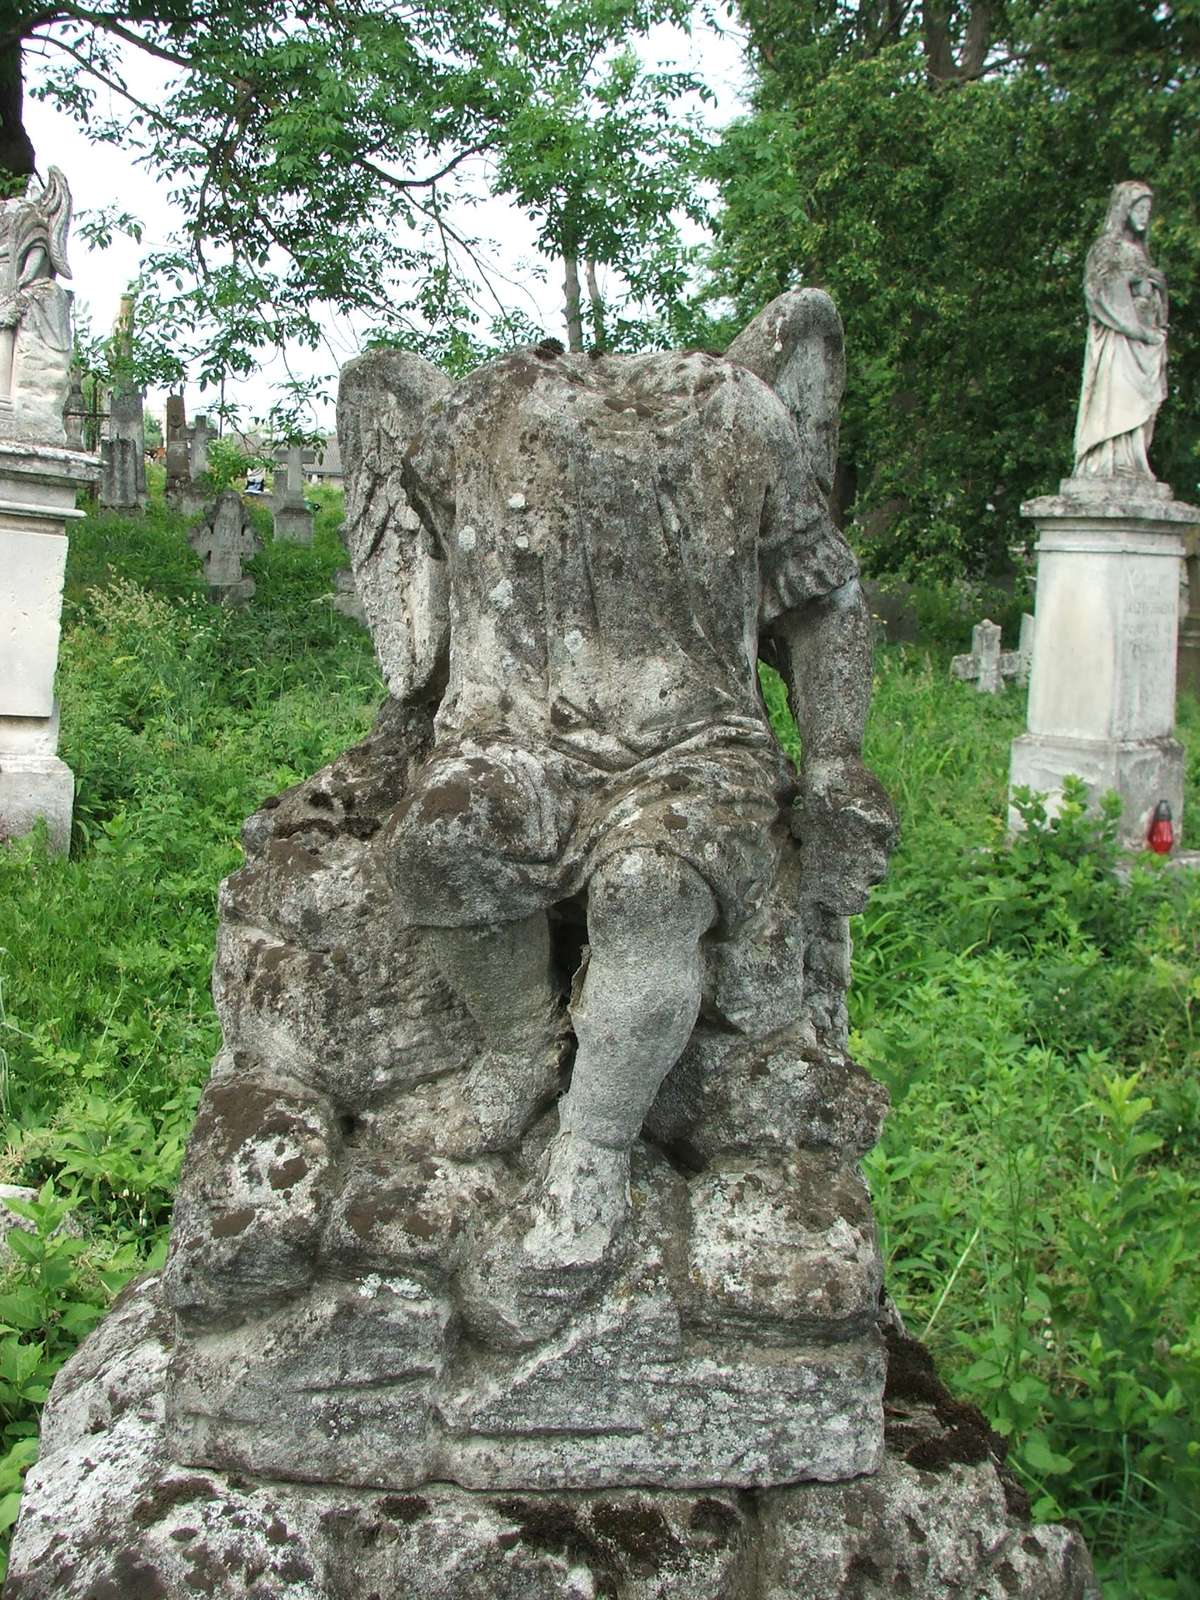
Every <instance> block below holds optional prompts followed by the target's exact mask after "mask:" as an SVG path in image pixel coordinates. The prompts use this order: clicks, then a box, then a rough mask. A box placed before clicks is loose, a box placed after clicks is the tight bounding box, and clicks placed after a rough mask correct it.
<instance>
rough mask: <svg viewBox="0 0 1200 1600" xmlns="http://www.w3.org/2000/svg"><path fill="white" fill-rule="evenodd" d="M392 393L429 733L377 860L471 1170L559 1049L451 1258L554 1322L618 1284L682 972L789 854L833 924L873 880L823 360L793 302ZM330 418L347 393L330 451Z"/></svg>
mask: <svg viewBox="0 0 1200 1600" xmlns="http://www.w3.org/2000/svg"><path fill="white" fill-rule="evenodd" d="M374 359H375V358H373V357H365V358H363V361H364V362H365V363H367V364H368V367H369V364H370V363H371V362H372V361H373V360H374ZM390 359H391V360H392V361H393V363H399V366H394V367H393V371H402V372H403V373H404V374H406V375H407V376H405V377H404V380H403V386H404V387H405V388H406V389H407V391H408V392H406V393H403V394H400V395H398V396H397V398H398V402H399V404H398V407H397V415H398V417H400V418H401V421H400V422H398V423H397V428H399V429H402V430H403V431H404V432H405V433H406V435H407V437H406V439H405V440H404V441H402V442H404V443H405V444H406V448H405V450H404V454H403V459H402V462H401V465H400V468H399V477H400V480H401V482H402V485H403V491H404V502H405V513H406V515H407V517H408V532H407V533H406V534H405V535H404V537H403V538H402V539H401V540H400V541H399V543H398V546H397V548H398V558H397V559H398V562H399V566H400V568H401V577H402V579H403V582H402V585H401V586H402V587H404V588H405V593H404V594H403V596H402V597H401V603H400V613H401V615H400V616H399V618H397V617H393V618H392V625H393V626H403V627H404V628H405V629H406V630H407V638H408V643H409V659H410V663H411V668H412V670H411V672H410V674H409V681H408V682H407V683H402V684H400V685H397V684H396V683H393V684H392V688H393V693H397V692H399V694H400V695H401V697H404V696H405V695H407V696H410V697H419V696H421V695H431V694H432V695H433V696H434V697H436V698H439V699H440V704H439V705H438V709H437V714H436V720H435V730H436V731H435V745H434V749H433V752H432V755H431V756H430V758H429V759H428V760H427V762H426V763H425V765H424V767H423V769H422V770H421V771H420V772H419V774H418V775H417V777H416V780H415V782H414V783H413V785H412V788H411V790H410V792H409V794H408V795H407V796H406V798H405V800H404V802H403V803H402V805H401V806H400V807H399V808H398V809H397V812H396V814H395V815H393V817H392V818H391V820H390V822H389V824H388V832H387V837H386V839H385V842H384V849H385V851H386V854H387V859H388V861H389V872H390V876H391V880H392V883H393V886H394V890H395V894H396V911H397V915H398V916H399V917H400V918H401V919H402V920H404V921H405V922H407V923H408V924H409V925H411V926H414V927H419V928H421V929H423V930H425V933H426V935H427V937H428V939H429V940H430V941H431V942H432V945H433V948H434V950H435V952H436V960H437V963H438V965H439V966H440V968H441V970H442V972H443V975H444V976H445V978H446V979H447V980H448V982H449V983H450V985H451V987H452V988H453V989H454V990H455V991H456V992H457V994H458V996H459V998H460V999H461V1001H462V1002H463V1003H464V1004H465V1005H466V1007H467V1008H468V1010H469V1011H470V1012H471V1014H472V1015H473V1016H474V1018H475V1020H476V1022H477V1023H478V1025H479V1027H480V1029H481V1030H482V1033H483V1035H484V1037H485V1039H486V1040H487V1041H488V1044H489V1046H490V1054H489V1056H488V1057H487V1059H486V1060H485V1061H484V1062H482V1063H480V1065H479V1066H478V1067H477V1069H476V1070H475V1071H474V1072H473V1073H472V1074H471V1078H470V1084H469V1089H470V1092H471V1094H472V1098H473V1102H474V1114H475V1116H476V1118H477V1120H478V1123H479V1127H480V1130H481V1138H482V1140H483V1143H484V1145H485V1147H486V1145H487V1143H488V1140H489V1138H490V1139H491V1140H492V1147H493V1148H503V1147H504V1145H505V1139H506V1138H509V1139H511V1137H512V1135H513V1134H514V1133H517V1134H519V1132H520V1130H521V1129H522V1128H523V1127H525V1126H528V1125H529V1123H530V1122H531V1121H532V1120H533V1118H534V1117H535V1116H536V1115H538V1114H539V1113H541V1112H542V1111H543V1110H544V1109H545V1107H546V1104H547V1102H548V1100H549V1099H551V1098H552V1097H553V1094H554V1092H555V1089H556V1085H557V1083H558V1082H559V1068H560V1065H561V1063H562V1059H563V1055H564V1051H569V1050H570V1049H571V1048H573V1049H574V1060H573V1065H572V1068H571V1077H570V1087H569V1090H568V1092H567V1093H566V1095H565V1097H564V1098H563V1099H562V1100H561V1102H560V1104H559V1107H558V1132H557V1135H556V1136H555V1137H554V1138H553V1140H552V1142H551V1144H550V1146H549V1149H548V1151H547V1154H546V1157H545V1160H544V1163H543V1167H542V1170H541V1172H540V1174H539V1175H538V1177H537V1178H536V1179H535V1180H534V1182H533V1184H532V1186H531V1189H530V1191H529V1193H528V1195H527V1204H526V1205H525V1207H524V1208H521V1209H520V1222H519V1236H514V1237H513V1238H511V1239H509V1240H508V1241H507V1242H505V1243H504V1245H503V1248H502V1249H500V1255H499V1258H497V1259H492V1260H490V1265H489V1264H488V1262H489V1251H488V1242H487V1241H486V1240H483V1241H480V1242H479V1252H478V1253H479V1255H480V1258H481V1259H482V1260H483V1261H484V1263H485V1266H484V1267H483V1268H481V1270H482V1271H483V1272H484V1273H485V1275H486V1274H487V1273H488V1272H491V1273H492V1274H493V1276H494V1275H496V1274H499V1275H500V1276H503V1275H504V1273H505V1272H507V1273H510V1274H511V1273H517V1274H525V1275H527V1276H528V1275H533V1277H534V1278H537V1277H539V1276H542V1275H544V1277H545V1279H546V1281H547V1282H550V1281H553V1282H554V1283H555V1285H556V1286H557V1288H556V1294H557V1295H558V1296H559V1298H560V1299H561V1298H562V1296H563V1294H564V1290H563V1287H562V1286H563V1285H564V1284H566V1285H570V1284H571V1283H575V1284H577V1285H578V1287H579V1292H580V1293H583V1292H585V1291H586V1287H587V1285H588V1284H589V1282H591V1281H592V1280H593V1279H594V1277H595V1275H596V1273H598V1272H600V1271H602V1270H604V1269H605V1267H606V1266H607V1265H609V1264H611V1262H612V1260H613V1259H614V1256H615V1255H616V1254H619V1251H620V1247H621V1236H622V1228H623V1224H624V1222H625V1219H626V1216H627V1212H628V1206H629V1170H630V1148H631V1146H632V1144H633V1143H634V1141H635V1139H636V1138H637V1135H638V1133H639V1130H640V1128H641V1126H642V1123H643V1121H644V1119H645V1116H646V1113H647V1110H648V1109H649V1107H650V1105H651V1102H652V1101H653V1100H654V1097H655V1095H656V1093H657V1091H658V1089H659V1086H660V1084H661V1083H662V1080H663V1078H664V1076H665V1075H666V1073H667V1072H668V1071H669V1069H670V1068H671V1066H672V1065H673V1064H674V1062H675V1061H676V1060H677V1059H678V1057H679V1055H680V1053H681V1052H682V1051H683V1049H684V1047H685V1045H686V1044H687V1041H688V1039H689V1036H690V1034H691V1032H692V1030H693V1028H694V1026H695V1024H696V1021H697V1017H698V1014H699V1013H700V1009H701V1005H702V1002H703V1000H704V997H705V976H704V974H705V962H706V958H707V956H708V955H711V953H712V952H713V950H714V947H716V946H724V947H726V949H728V948H729V947H731V946H734V947H736V944H737V941H738V939H739V938H740V937H743V936H744V934H745V930H746V929H747V928H748V927H749V926H751V924H752V923H753V920H754V918H755V916H756V914H757V913H758V912H759V911H760V909H761V907H762V905H763V902H764V899H765V898H766V897H767V895H768V894H769V892H770V891H771V888H772V884H773V882H774V880H775V877H776V873H777V870H778V866H779V861H780V856H781V852H782V851H783V850H784V849H785V848H787V849H794V845H792V843H791V842H790V840H789V838H788V835H789V832H791V833H792V834H793V835H795V836H796V837H798V838H799V839H800V863H801V869H802V871H801V878H802V882H803V884H804V886H805V888H804V891H803V892H805V893H808V894H810V895H811V896H813V897H815V898H816V899H817V900H818V901H820V902H822V904H823V905H824V906H825V907H826V908H827V910H828V911H829V912H831V913H835V914H839V915H840V914H845V913H849V912H853V911H856V910H859V909H861V906H862V904H863V903H864V901H865V895H866V891H867V889H868V887H869V885H870V883H871V882H873V881H876V880H877V878H878V877H879V876H880V875H881V874H882V870H883V866H884V863H885V859H886V850H887V848H888V846H889V844H890V841H891V836H892V832H893V828H894V817H893V813H892V811H891V807H890V805H889V803H888V801H887V799H886V797H885V795H884V794H883V792H882V790H881V789H880V787H879V785H878V784H877V782H876V781H875V779H874V778H873V777H872V776H871V775H870V774H869V773H868V772H867V770H866V769H865V768H864V766H863V765H862V762H861V759H860V750H861V740H862V734H863V723H864V718H865V714H866V710H867V695H868V692H869V690H868V687H867V686H868V685H869V680H870V672H869V666H868V662H869V649H870V644H869V616H868V612H867V610H866V607H865V604H864V601H863V598H862V595H861V592H860V589H859V585H858V581H857V569H856V563H855V560H854V557H853V555H852V554H851V552H850V550H849V548H848V546H847V544H846V543H845V540H844V539H843V538H842V536H841V534H840V533H839V531H838V530H837V528H836V527H835V526H834V524H833V522H832V520H831V517H830V513H829V508H828V504H827V495H828V492H829V488H830V480H831V477H832V471H833V465H834V460H835V456H836V419H837V403H838V399H839V396H840V389H841V374H842V346H841V328H840V323H839V320H838V318H837V313H836V311H835V310H834V308H833V305H832V302H830V301H829V300H828V298H827V297H826V296H824V295H823V294H820V293H819V292H816V291H797V292H793V293H791V294H788V295H784V296H782V297H780V299H779V300H777V301H776V302H774V303H773V304H772V305H771V306H770V307H768V308H767V310H766V311H764V312H763V313H762V314H761V315H760V316H759V317H758V318H757V319H756V320H755V322H754V323H752V324H751V325H750V326H749V327H748V328H747V329H746V330H745V331H744V332H743V333H742V335H741V336H740V337H739V338H738V339H737V340H735V341H734V343H733V345H732V347H731V348H730V349H729V351H728V352H727V354H726V355H725V356H724V357H720V358H719V357H714V356H711V355H706V354H701V353H679V352H672V353H655V354H648V355H638V356H606V355H595V354H593V355H590V356H589V355H574V354H573V355H567V354H564V353H563V352H562V350H561V347H559V346H558V345H557V344H556V343H554V342H553V341H547V342H546V343H545V344H543V345H541V346H538V347H537V348H536V349H535V350H529V349H526V350H522V351H518V352H515V353H514V354H512V355H510V356H507V357H504V358H502V359H501V360H499V361H496V362H493V363H491V364H489V365H487V366H485V367H483V368H481V369H479V370H478V371H477V372H475V373H473V374H472V375H471V376H469V377H468V378H466V379H464V380H463V381H462V382H461V383H459V384H458V385H456V386H455V387H454V388H453V389H451V388H450V386H449V384H448V382H446V380H444V379H443V378H442V377H441V376H440V375H439V374H436V373H434V372H433V370H432V369H431V368H429V367H427V366H426V364H425V363H422V362H419V360H418V358H416V357H396V356H395V355H394V354H393V355H392V356H391V358H390ZM406 363H407V365H406ZM392 392H393V394H395V385H394V384H393V391H392ZM355 394H356V390H355V376H354V369H353V368H351V369H348V371H347V373H346V374H345V375H344V377H343V389H342V398H341V410H342V415H343V417H346V416H347V415H348V414H349V413H350V412H352V410H353V408H354V405H355V403H356V402H355ZM431 401H432V403H430V402H431ZM349 431H350V433H351V434H352V435H353V428H351V429H350V430H349ZM355 454H356V452H355V448H354V445H353V442H351V447H350V451H349V466H350V471H351V473H352V475H353V474H354V473H355V471H356V468H357V470H358V472H359V474H360V476H359V479H358V487H357V489H354V488H353V487H352V493H351V506H350V515H351V518H354V517H358V518H359V519H360V524H359V527H358V529H357V541H358V544H359V545H360V546H361V544H362V542H363V538H364V523H365V521H366V520H369V519H370V518H371V517H372V516H374V517H375V518H376V519H377V520H379V522H380V535H379V536H380V537H383V536H384V532H385V530H384V523H385V522H386V521H387V518H388V516H389V515H391V516H392V518H393V534H394V521H395V515H396V498H395V497H393V498H392V499H391V500H389V498H388V495H387V492H386V485H385V484H384V482H383V476H382V473H381V468H380V467H379V466H378V465H376V466H375V467H374V468H373V466H372V463H371V462H369V461H363V462H357V461H356V459H355ZM373 471H374V473H375V479H374V489H372V473H373ZM414 511H415V514H416V515H415V516H414V515H413V512H414ZM418 522H419V526H418V525H417V524H418ZM353 532H354V530H352V533H353ZM405 585H406V587H405ZM369 609H370V606H369V604H368V610H369ZM372 621H373V622H374V619H372ZM767 653H769V654H771V655H772V657H773V659H774V660H775V661H776V662H777V664H778V666H779V668H780V670H781V672H782V674H783V677H784V680H785V683H786V684H787V687H788V689H789V692H790V695H791V703H792V706H793V709H794V712H795V715H796V718H797V722H798V725H799V729H800V733H801V737H802V741H803V750H804V763H803V771H802V774H801V777H800V781H799V786H798V790H797V785H796V779H795V774H794V773H793V772H791V771H790V769H789V767H788V764H787V763H786V761H785V759H784V757H783V755H782V752H781V751H780V749H779V747H778V745H777V743H776V741H775V739H774V737H773V735H772V732H771V728H770V726H769V723H768V720H767V717H766V713H765V710H764V706H763V701H762V697H761V694H760V691H759V684H758V675H757V661H758V657H759V655H760V654H767ZM572 904H573V905H575V906H576V907H578V908H580V909H581V910H584V909H585V911H586V941H587V943H586V948H585V950H584V955H583V960H582V964H581V966H580V969H579V971H578V972H577V973H576V974H575V976H574V982H573V985H572V990H571V1000H570V1006H569V1015H568V1014H567V1012H566V1010H565V1008H564V1001H563V997H562V992H561V985H560V983H559V982H558V981H556V977H555V973H554V971H553V964H552V947H551V933H550V921H549V915H550V914H551V913H554V912H556V910H558V908H562V907H563V906H566V905H572ZM796 914H797V915H799V914H800V908H799V907H797V908H796ZM498 1248H499V1246H498ZM501 1258H502V1259H501ZM565 1293H566V1300H567V1301H569V1300H570V1292H569V1291H566V1292H565ZM481 1297H482V1298H483V1299H486V1292H485V1290H481ZM477 1298H478V1297H477Z"/></svg>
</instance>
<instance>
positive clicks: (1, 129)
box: [0, 39, 34, 194]
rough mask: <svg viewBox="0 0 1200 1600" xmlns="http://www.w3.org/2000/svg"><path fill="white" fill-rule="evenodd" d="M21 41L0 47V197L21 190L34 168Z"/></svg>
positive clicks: (14, 40)
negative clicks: (25, 115) (24, 106)
mask: <svg viewBox="0 0 1200 1600" xmlns="http://www.w3.org/2000/svg"><path fill="white" fill-rule="evenodd" d="M22 100H23V90H22V84H21V41H20V40H19V39H13V40H11V41H10V42H9V43H7V44H0V194H2V193H4V192H5V191H6V190H9V191H11V190H13V189H15V188H18V187H20V186H21V184H22V182H23V180H24V179H26V178H28V177H29V176H30V175H31V174H32V172H33V168H34V151H33V141H32V140H31V139H30V137H29V135H28V134H27V133H26V132H25V123H24V121H23V120H22V116H21V106H22Z"/></svg>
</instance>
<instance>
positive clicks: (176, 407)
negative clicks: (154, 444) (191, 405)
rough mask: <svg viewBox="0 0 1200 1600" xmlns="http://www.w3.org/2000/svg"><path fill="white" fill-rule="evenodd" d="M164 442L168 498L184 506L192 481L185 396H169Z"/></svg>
mask: <svg viewBox="0 0 1200 1600" xmlns="http://www.w3.org/2000/svg"><path fill="white" fill-rule="evenodd" d="M163 444H164V447H165V450H166V468H167V483H166V491H165V492H166V499H167V504H168V505H171V506H182V504H183V502H184V500H185V498H186V497H187V495H188V492H189V485H190V483H191V459H190V446H189V444H188V430H187V412H186V410H185V409H184V403H183V396H182V395H181V394H171V395H168V396H167V412H166V421H165V423H164V426H163Z"/></svg>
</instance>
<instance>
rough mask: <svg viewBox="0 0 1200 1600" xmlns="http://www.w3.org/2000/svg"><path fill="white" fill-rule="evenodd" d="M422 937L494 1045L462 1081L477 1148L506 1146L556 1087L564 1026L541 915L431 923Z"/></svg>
mask: <svg viewBox="0 0 1200 1600" xmlns="http://www.w3.org/2000/svg"><path fill="white" fill-rule="evenodd" d="M426 936H427V937H428V939H429V941H430V943H431V945H432V946H433V950H434V954H435V959H436V961H437V963H438V966H439V967H440V969H441V972H442V975H443V977H444V978H445V979H446V981H447V983H449V985H450V987H451V988H452V989H453V990H454V991H455V993H456V994H457V995H458V997H459V999H460V1000H461V1001H462V1003H463V1004H464V1005H465V1006H466V1008H467V1010H468V1011H469V1012H470V1013H471V1015H472V1017H474V1019H475V1021H476V1023H477V1024H478V1025H479V1029H480V1031H481V1032H482V1034H483V1036H484V1038H485V1039H486V1041H487V1043H488V1044H489V1045H490V1046H491V1050H490V1052H489V1054H488V1055H487V1057H486V1058H485V1059H484V1060H482V1061H480V1062H478V1063H477V1064H476V1066H475V1068H473V1069H472V1071H471V1072H470V1073H468V1075H467V1081H466V1086H465V1087H466V1097H467V1100H468V1102H469V1103H470V1106H471V1111H472V1114H473V1119H474V1124H475V1127H476V1130H477V1148H482V1149H484V1150H502V1149H506V1148H511V1147H512V1146H513V1145H515V1144H516V1142H517V1140H518V1139H519V1138H520V1136H521V1134H522V1132H523V1131H524V1130H525V1128H526V1127H528V1126H529V1124H530V1122H531V1121H533V1120H534V1118H536V1117H537V1116H538V1115H540V1113H541V1112H542V1111H543V1110H544V1109H545V1108H546V1106H547V1105H549V1104H550V1103H551V1102H552V1100H553V1098H554V1096H555V1095H556V1094H557V1093H558V1090H559V1087H560V1084H559V1077H558V1070H559V1062H560V1057H561V1055H562V1042H563V1035H564V1032H565V1027H564V1017H563V1005H562V999H561V997H560V996H559V994H558V991H557V988H556V986H555V984H554V981H553V977H552V974H551V970H550V931H549V926H548V923H547V920H546V915H545V913H544V912H537V913H536V914H535V915H534V916H531V917H526V918H524V919H522V920H521V921H519V922H501V923H489V924H487V925H485V926H483V927H474V928H429V929H427V930H426ZM461 1153H463V1154H469V1153H470V1151H469V1150H464V1151H463V1152H461Z"/></svg>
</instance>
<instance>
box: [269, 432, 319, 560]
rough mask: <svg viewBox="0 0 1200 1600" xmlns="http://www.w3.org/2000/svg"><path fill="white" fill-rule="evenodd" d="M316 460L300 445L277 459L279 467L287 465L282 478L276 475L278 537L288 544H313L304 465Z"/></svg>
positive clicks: (295, 445)
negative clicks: (305, 493) (305, 497)
mask: <svg viewBox="0 0 1200 1600" xmlns="http://www.w3.org/2000/svg"><path fill="white" fill-rule="evenodd" d="M312 460H313V452H312V451H311V450H305V449H304V448H303V446H301V445H298V444H293V445H289V446H288V447H287V450H286V452H281V453H280V454H279V455H277V456H276V461H277V463H279V464H284V463H286V471H285V472H284V473H283V474H281V473H280V472H279V470H278V465H277V467H276V472H275V494H274V502H275V537H276V538H277V539H281V540H284V541H285V542H286V543H288V544H311V543H312V539H313V514H312V512H311V511H310V510H309V508H308V505H307V503H306V501H305V499H304V465H305V462H306V461H307V462H311V461H312Z"/></svg>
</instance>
